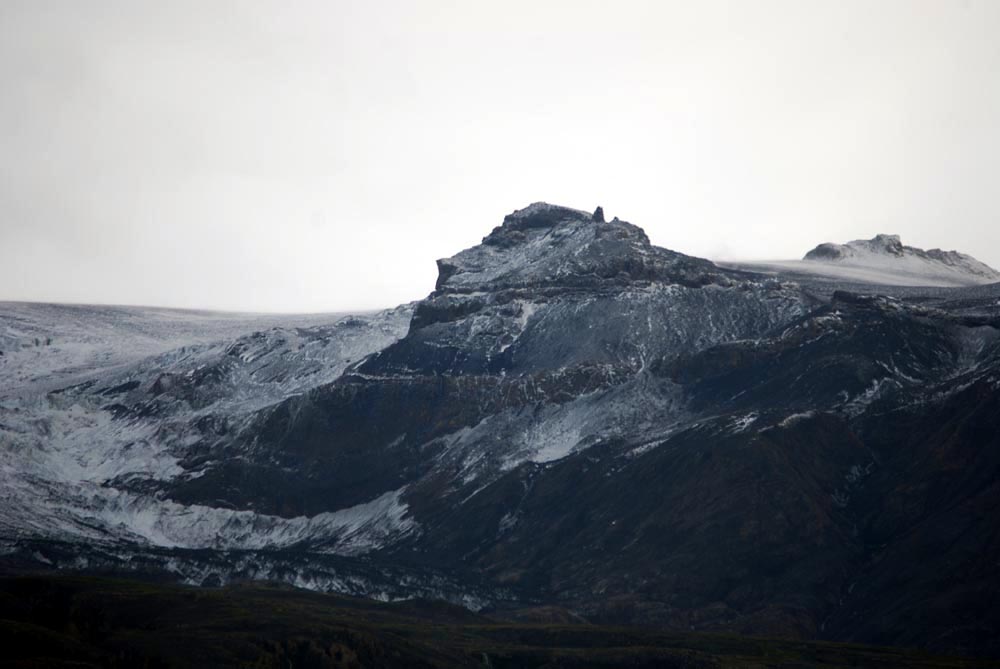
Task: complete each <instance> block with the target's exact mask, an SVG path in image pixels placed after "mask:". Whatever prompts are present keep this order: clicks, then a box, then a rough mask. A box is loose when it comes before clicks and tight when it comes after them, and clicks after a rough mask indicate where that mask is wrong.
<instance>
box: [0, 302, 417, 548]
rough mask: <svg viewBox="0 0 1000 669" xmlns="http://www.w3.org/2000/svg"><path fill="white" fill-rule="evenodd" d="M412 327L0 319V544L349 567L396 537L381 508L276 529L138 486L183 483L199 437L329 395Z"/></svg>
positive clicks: (375, 318) (192, 316)
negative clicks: (266, 551) (303, 398)
mask: <svg viewBox="0 0 1000 669" xmlns="http://www.w3.org/2000/svg"><path fill="white" fill-rule="evenodd" d="M410 316H411V309H410V307H408V306H404V307H400V308H397V309H393V310H389V311H384V312H379V313H377V314H368V315H361V316H345V315H342V314H326V315H307V316H272V315H241V314H217V313H209V312H188V311H172V310H157V309H146V308H132V307H86V306H66V305H39V304H24V303H5V304H2V305H0V331H2V332H3V349H0V350H2V351H3V355H2V356H0V498H2V503H3V505H4V508H5V513H4V514H3V516H2V517H0V534H2V535H3V536H6V537H11V536H21V537H34V538H47V539H66V538H72V537H76V538H78V539H81V540H86V541H89V542H97V543H105V544H106V543H108V542H111V543H114V542H120V541H129V542H133V541H134V542H138V543H140V544H148V545H152V546H167V547H187V548H206V547H214V548H262V547H272V548H273V547H282V546H289V545H292V544H297V543H299V542H302V541H305V540H307V539H309V538H310V537H320V538H321V542H320V543H322V545H323V546H325V547H326V549H328V550H331V551H334V552H343V553H350V552H356V551H359V550H364V549H365V547H369V548H370V544H371V542H376V543H377V542H378V541H379V537H381V538H383V539H384V538H385V536H386V535H387V534H391V533H392V532H394V531H397V530H398V531H405V530H406V529H407V527H408V525H407V522H406V521H405V520H404V519H402V517H401V515H402V511H403V510H405V507H402V506H400V505H399V503H398V500H397V497H398V495H397V496H393V495H392V494H391V493H387V494H386V495H383V496H381V497H379V498H378V499H373V500H371V503H370V504H367V505H366V504H361V505H358V506H357V507H356V508H352V509H343V510H337V511H336V512H331V513H328V514H323V515H320V516H316V517H311V518H304V517H299V518H287V519H286V518H279V517H269V516H267V515H264V514H254V513H251V512H239V511H234V510H232V509H228V508H213V507H211V506H205V505H183V504H177V503H173V502H169V501H166V500H163V499H160V498H158V497H157V496H156V495H151V494H149V492H150V489H149V486H150V485H153V484H159V483H162V484H167V483H169V482H171V481H175V480H176V479H178V478H185V477H190V476H197V472H191V471H189V470H190V465H189V464H188V465H187V466H185V465H186V462H187V461H188V460H190V458H192V457H197V456H196V455H195V454H194V453H193V452H192V450H191V449H192V448H194V447H195V446H196V445H197V444H199V443H201V442H202V441H203V440H204V439H205V437H206V434H214V433H224V432H225V431H227V430H230V429H234V428H235V427H236V426H238V425H240V424H241V423H242V422H244V421H245V420H247V417H248V416H250V415H252V413H253V412H255V411H258V410H260V409H262V408H264V407H266V406H269V405H272V404H274V403H276V402H280V401H282V400H285V399H287V398H288V397H291V396H294V395H296V394H298V393H302V392H306V391H307V390H309V389H310V388H313V387H316V386H318V385H322V384H327V383H330V382H331V381H333V380H334V379H336V378H337V377H338V376H340V375H341V374H342V373H343V371H344V370H345V369H346V368H347V367H348V366H349V365H351V364H352V363H354V362H356V361H358V360H361V359H362V358H364V357H365V356H366V355H368V354H370V353H371V352H373V351H375V350H378V349H380V348H382V347H384V346H386V345H387V344H389V343H391V342H393V341H395V340H396V339H398V338H399V337H401V336H403V335H404V334H405V333H406V330H407V328H408V326H409V320H410ZM338 547H339V548H338Z"/></svg>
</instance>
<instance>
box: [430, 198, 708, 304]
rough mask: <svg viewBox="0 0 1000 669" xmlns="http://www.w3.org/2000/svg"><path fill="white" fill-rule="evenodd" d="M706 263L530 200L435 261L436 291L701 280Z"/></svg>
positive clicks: (616, 225) (611, 224)
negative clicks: (468, 244) (472, 242)
mask: <svg viewBox="0 0 1000 669" xmlns="http://www.w3.org/2000/svg"><path fill="white" fill-rule="evenodd" d="M721 273H722V272H721V271H720V270H719V269H718V268H717V267H715V265H713V264H712V263H711V262H709V261H707V260H702V259H698V258H690V257H688V256H685V255H682V254H680V253H675V252H673V251H669V250H667V249H662V248H659V247H655V246H653V245H652V244H650V242H649V238H648V237H647V236H646V233H645V232H644V231H643V230H642V228H640V227H638V226H635V225H632V224H631V223H627V222H625V221H621V220H619V219H618V218H617V217H615V218H614V219H613V220H611V221H605V220H604V210H603V208H601V207H597V209H596V210H595V211H594V212H593V213H590V212H587V211H584V210H582V209H572V208H570V207H562V206H559V205H554V204H549V203H547V202H535V203H533V204H530V205H528V206H527V207H524V208H523V209H518V210H516V211H514V212H513V213H511V214H508V215H507V216H505V217H504V220H503V224H502V225H499V226H497V227H495V228H493V231H492V232H490V234H488V235H487V236H486V237H484V238H483V241H482V244H480V245H478V246H474V247H472V248H469V249H466V250H464V251H462V252H461V253H458V254H457V255H455V256H452V257H451V258H444V259H442V260H438V280H437V284H436V286H435V290H436V291H438V292H465V293H467V292H472V291H482V290H496V289H504V288H525V287H529V286H534V287H541V286H545V287H548V288H557V287H564V288H565V287H573V288H580V287H584V286H596V285H599V284H600V285H604V284H608V283H615V284H622V283H629V282H632V281H649V280H656V281H669V282H678V283H690V284H697V285H705V284H707V283H713V282H715V281H716V280H719V279H720V274H721Z"/></svg>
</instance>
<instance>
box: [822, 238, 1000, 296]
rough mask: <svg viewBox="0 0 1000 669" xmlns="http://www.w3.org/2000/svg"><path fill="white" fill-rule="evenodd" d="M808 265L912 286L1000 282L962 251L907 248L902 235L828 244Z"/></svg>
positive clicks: (995, 274) (999, 275)
mask: <svg viewBox="0 0 1000 669" xmlns="http://www.w3.org/2000/svg"><path fill="white" fill-rule="evenodd" d="M803 260H805V261H810V262H817V263H826V264H833V265H838V266H843V267H847V268H861V269H866V270H873V271H879V272H890V273H893V274H898V275H899V278H900V280H903V281H905V282H908V283H912V282H913V281H915V280H916V281H919V280H921V279H923V280H926V281H927V282H928V284H927V285H932V284H933V285H938V284H940V285H974V284H981V283H992V282H995V281H1000V272H997V271H996V270H995V269H993V268H992V267H990V266H989V265H987V264H985V263H983V262H980V261H979V260H976V259H975V258H973V257H972V256H969V255H966V254H964V253H959V252H958V251H942V250H941V249H930V250H927V251H925V250H924V249H920V248H916V247H914V246H906V245H904V244H903V242H902V241H901V240H900V237H899V235H889V234H878V235H875V236H874V237H873V238H871V239H855V240H854V241H850V242H847V243H846V244H834V243H830V242H827V243H825V244H820V245H819V246H817V247H816V248H814V249H812V250H811V251H809V252H808V253H806V255H805V257H804V258H803Z"/></svg>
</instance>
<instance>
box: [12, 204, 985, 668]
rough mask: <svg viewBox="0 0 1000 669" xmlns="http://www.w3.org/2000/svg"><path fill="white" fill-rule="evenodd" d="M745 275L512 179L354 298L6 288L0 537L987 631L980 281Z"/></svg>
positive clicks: (506, 598) (843, 622)
mask: <svg viewBox="0 0 1000 669" xmlns="http://www.w3.org/2000/svg"><path fill="white" fill-rule="evenodd" d="M852 245H853V246H852ZM921 253H923V254H924V255H920V254H918V253H916V251H913V250H911V249H910V247H906V246H903V245H902V244H901V243H900V242H899V240H898V238H894V237H891V236H879V237H876V238H875V240H873V241H872V242H871V243H866V245H858V244H856V243H853V242H852V243H851V244H849V245H847V246H846V247H835V246H831V245H822V246H820V247H818V248H817V249H816V250H814V251H812V252H810V254H809V256H807V258H808V262H809V263H816V264H822V265H829V264H835V263H842V262H847V261H848V260H850V259H856V258H863V260H864V264H865V266H866V267H867V268H868V269H874V270H876V271H883V270H885V271H891V270H892V267H893V266H892V265H891V263H894V262H897V260H899V259H900V258H902V259H903V260H904V261H905V262H911V261H910V260H907V259H912V258H917V259H918V261H919V262H921V263H925V264H926V262H931V261H933V262H937V263H942V264H947V265H949V266H950V267H955V266H957V265H958V264H960V263H959V260H962V259H964V258H967V256H963V255H961V254H958V255H956V256H951V255H948V254H945V253H943V252H936V251H927V252H921ZM955 258H959V260H955ZM925 261H926V262H925ZM962 262H963V263H965V264H964V265H962V267H963V268H967V267H973V265H971V263H968V262H966V261H965V260H962ZM886 268H888V269H886ZM753 270H754V268H752V267H722V266H718V265H716V264H714V263H712V262H710V261H708V260H703V259H699V258H694V257H690V256H686V255H683V254H681V253H677V252H675V251H671V250H667V249H663V248H659V247H656V246H653V245H652V244H651V243H650V241H649V239H648V237H647V236H646V234H645V233H644V232H643V230H642V229H641V228H639V227H637V226H635V225H632V224H630V223H627V222H625V221H622V220H619V219H618V218H612V219H611V220H605V216H604V212H603V209H601V208H600V207H598V208H597V210H596V211H595V212H593V213H589V212H586V211H581V210H577V209H570V208H566V207H560V206H555V205H550V204H545V203H535V204H532V205H529V206H528V207H525V208H524V209H520V210H517V211H515V212H513V213H511V214H509V215H508V216H506V217H505V218H504V219H503V222H502V224H501V225H499V226H497V227H495V228H494V229H493V230H492V232H490V233H489V234H488V235H487V236H486V237H485V238H483V241H482V243H481V244H479V245H478V246H475V247H473V248H470V249H466V250H464V251H461V252H460V253H458V254H456V255H454V256H452V257H450V258H446V259H443V260H439V261H438V273H439V275H438V279H437V282H436V284H435V286H434V290H433V292H431V293H430V294H429V295H428V296H427V298H425V299H423V300H421V301H419V302H416V303H413V304H410V305H403V306H401V307H397V308H395V309H391V310H387V311H384V312H380V313H375V314H365V315H356V316H346V315H340V316H330V317H327V318H325V319H323V318H319V317H310V319H299V320H298V321H295V322H292V321H291V320H285V321H282V320H281V319H280V318H279V317H275V318H274V319H272V320H266V319H264V317H245V318H243V317H241V318H237V317H234V316H225V315H212V314H199V315H197V316H193V315H191V314H184V313H181V312H177V313H174V312H168V311H164V310H159V311H150V310H137V309H133V310H130V309H124V308H122V309H112V308H87V307H57V306H52V305H25V304H4V305H0V322H2V323H3V324H4V326H5V328H4V329H3V330H0V346H2V348H3V354H4V355H3V356H2V357H0V379H2V381H3V383H2V384H0V387H3V388H6V389H7V390H6V391H0V444H2V449H0V457H2V459H3V461H2V463H0V464H2V466H0V479H2V483H3V485H2V486H0V490H2V492H0V495H2V496H3V503H4V508H5V513H4V514H3V516H2V518H0V555H2V556H0V560H2V564H3V565H4V567H5V568H6V569H8V570H38V569H50V568H59V569H76V570H84V571H88V570H89V571H100V572H108V571H111V572H115V573H127V574H134V575H144V576H149V575H154V576H157V577H159V578H162V577H164V576H166V577H168V578H170V579H173V580H177V581H181V582H185V583H192V584H198V585H206V586H219V585H224V584H228V583H231V582H234V581H240V580H246V579H258V580H260V579H268V580H276V581H282V582H286V583H290V584H293V585H296V586H299V587H303V588H309V589H313V590H321V591H329V592H338V593H346V594H352V595H362V596H366V597H373V598H378V599H383V600H396V599H405V598H413V597H421V598H436V599H444V600H448V601H450V602H452V603H456V604H460V605H462V606H464V607H466V608H469V609H473V610H475V611H478V612H480V613H481V614H486V615H490V616H495V617H501V618H504V619H507V620H510V619H514V620H522V621H524V620H535V621H537V620H550V621H560V622H566V621H575V622H583V621H587V622H590V623H595V624H597V623H605V624H611V625H621V624H635V625H642V626H660V627H663V628H666V629H676V630H686V631H690V630H698V631H726V632H739V633H745V634H753V635H762V636H778V637H791V638H798V639H826V640H836V641H860V642H870V643H879V644H889V645H903V646H919V647H923V648H925V649H929V650H932V651H939V652H948V653H958V654H978V655H986V656H996V655H1000V645H998V642H997V639H998V638H1000V634H998V631H1000V605H998V602H1000V597H998V595H1000V578H998V573H997V565H998V564H1000V540H998V537H1000V535H998V534H997V532H996V527H995V526H996V518H997V512H998V509H1000V486H998V484H997V481H998V472H1000V284H996V283H988V280H989V279H990V277H989V276H987V275H986V274H984V273H980V274H979V275H977V276H979V277H980V279H977V280H976V281H968V282H965V283H964V284H963V286H964V287H952V286H950V285H942V284H941V283H940V282H930V283H931V285H922V284H920V282H919V281H916V282H915V281H910V282H902V283H899V284H897V285H891V284H886V283H885V282H883V281H873V280H868V279H866V278H865V277H864V276H863V275H852V277H851V278H850V280H849V281H845V280H842V279H837V278H836V277H831V275H829V274H827V275H817V274H815V273H813V274H810V273H809V272H805V271H802V270H801V269H798V268H796V269H794V270H790V269H788V268H781V267H774V266H772V267H769V268H768V269H767V271H766V272H765V271H753ZM948 271H952V270H948ZM963 271H964V270H963ZM959 283H961V282H959ZM965 284H968V285H965Z"/></svg>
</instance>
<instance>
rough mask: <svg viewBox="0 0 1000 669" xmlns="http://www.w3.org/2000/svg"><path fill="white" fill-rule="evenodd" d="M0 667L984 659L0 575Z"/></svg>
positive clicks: (870, 663)
mask: <svg viewBox="0 0 1000 669" xmlns="http://www.w3.org/2000/svg"><path fill="white" fill-rule="evenodd" d="M0 646H2V648H3V658H2V659H0V665H2V666H5V667H81V668H82V667H123V668H124V667H129V668H132V667H151V668H152V667H163V668H167V667H192V666H204V667H208V666H211V667H259V668H265V667H274V668H275V669H277V668H279V667H281V668H284V667H290V666H293V667H302V668H306V669H310V668H317V669H318V668H324V667H338V668H344V669H347V668H361V667H365V668H369V667H371V668H374V667H387V668H388V667H399V668H404V667H405V668H407V669H416V668H421V667H427V668H430V667H437V668H442V669H444V668H448V667H470V668H471V667H494V668H496V669H505V668H514V667H516V668H518V669H521V668H524V669H527V668H529V667H553V668H554V667H566V668H569V667H572V668H575V669H584V668H591V667H593V668H597V667H621V666H629V667H649V668H652V667H677V668H685V669H687V668H691V669H696V668H697V669H700V668H706V669H707V668H711V667H741V668H746V669H754V668H761V669H763V668H765V667H774V668H781V667H788V668H791V667H806V666H809V667H862V666H863V667H873V668H877V667H904V666H905V667H911V668H913V669H932V668H933V669H948V668H958V667H970V668H971V667H986V666H987V664H986V663H985V662H981V661H978V662H977V661H973V660H968V659H961V658H947V657H941V656H934V655H930V654H927V653H924V652H920V651H912V650H903V649H889V648H878V647H874V646H862V645H851V644H836V643H823V642H796V641H782V640H774V639H764V638H752V637H737V636H732V635H722V634H696V633H677V632H667V631H662V630H657V629H650V628H636V627H610V626H599V625H587V624H568V623H559V622H553V623H526V622H512V621H503V620H497V619H495V618H489V617H485V616H481V615H477V614H474V613H471V612H469V611H467V610H465V609H463V608H460V607H456V606H451V605H448V604H443V603H435V602H427V601H421V600H417V601H408V602H398V603H395V604H383V603H377V602H372V601H370V600H363V599H355V598H349V597H342V596H336V595H321V594H312V593H308V592H304V591H301V590H294V589H291V588H287V587H271V586H265V585H243V586H230V587H227V588H221V589H205V588H192V587H179V586H169V585H155V584H150V583H139V582H135V581H121V580H108V579H97V578H82V577H51V576H46V577H21V578H3V579H0Z"/></svg>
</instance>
